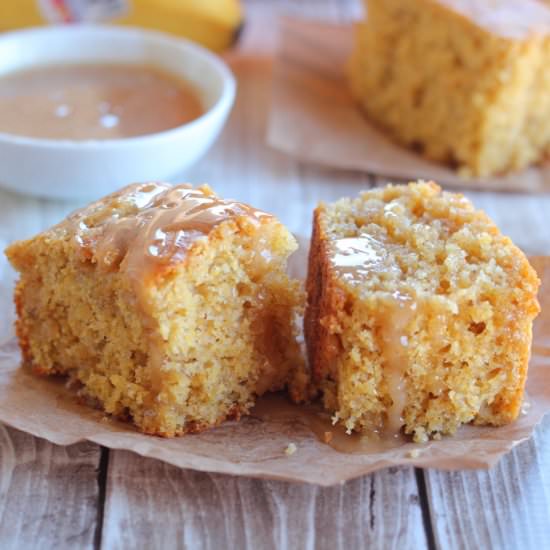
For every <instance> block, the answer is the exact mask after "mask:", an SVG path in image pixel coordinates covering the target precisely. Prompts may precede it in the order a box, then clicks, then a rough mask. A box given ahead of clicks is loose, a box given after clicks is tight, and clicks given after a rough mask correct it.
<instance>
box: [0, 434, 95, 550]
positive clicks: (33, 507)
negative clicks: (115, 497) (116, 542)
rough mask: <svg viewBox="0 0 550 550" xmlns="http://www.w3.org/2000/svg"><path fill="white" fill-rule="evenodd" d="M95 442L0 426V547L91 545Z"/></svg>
mask: <svg viewBox="0 0 550 550" xmlns="http://www.w3.org/2000/svg"><path fill="white" fill-rule="evenodd" d="M98 465H99V447H98V446H97V445H93V444H91V443H82V444H77V445H71V446H70V447H59V446H57V445H52V444H51V443H48V442H46V441H44V440H42V439H38V438H35V437H32V436H30V435H27V434H25V433H23V432H20V431H18V430H14V429H12V428H7V427H5V426H2V425H0V547H1V548H2V549H3V550H8V549H12V548H13V549H21V548H93V547H94V536H95V531H96V527H97V509H98V508H97V499H98V484H97V468H98Z"/></svg>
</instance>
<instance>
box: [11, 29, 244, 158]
mask: <svg viewBox="0 0 550 550" xmlns="http://www.w3.org/2000/svg"><path fill="white" fill-rule="evenodd" d="M82 31H85V32H91V33H97V34H98V36H99V37H100V36H101V35H102V34H103V35H105V34H115V35H117V36H122V35H125V36H128V37H139V36H143V37H145V38H151V39H153V40H156V41H159V42H164V44H166V45H169V46H170V47H175V48H179V49H181V48H184V49H187V50H188V51H190V52H192V53H193V55H197V56H198V57H200V58H202V60H203V61H206V62H207V63H210V64H211V65H212V66H213V67H214V68H215V70H216V71H218V72H219V73H220V74H221V76H222V80H223V88H222V91H221V93H220V95H219V97H218V99H217V100H216V102H215V103H214V104H213V105H212V106H211V107H210V108H209V109H208V110H206V111H205V112H204V113H203V114H202V115H200V116H198V117H197V118H195V119H193V120H191V121H189V122H186V123H185V124H181V125H179V126H176V127H174V128H170V129H168V130H163V131H161V132H153V133H151V134H143V135H140V136H133V137H126V138H111V139H89V140H74V139H50V138H36V137H29V136H23V135H18V134H10V133H7V132H0V145H3V144H9V145H21V146H29V147H31V146H32V147H36V148H39V149H59V148H64V149H70V150H75V149H79V150H81V149H87V150H101V149H113V148H115V149H116V148H118V147H126V146H128V145H140V144H141V145H144V144H146V142H150V141H155V142H158V141H163V140H171V139H173V138H174V137H177V135H178V134H180V133H183V132H187V131H189V130H192V129H193V128H194V127H195V126H199V125H202V124H203V123H204V122H207V121H208V120H209V119H211V118H216V117H217V115H218V113H220V112H223V111H225V109H226V106H227V104H229V105H231V104H232V103H233V101H234V99H235V94H236V90H237V83H236V80H235V77H234V76H233V73H232V72H231V70H230V69H229V67H228V66H227V65H226V63H225V62H224V61H223V60H222V59H221V58H220V57H219V56H217V55H216V54H214V53H212V52H211V51H209V50H207V49H206V48H204V47H203V46H201V45H199V44H197V43H195V42H193V41H191V40H187V39H185V38H180V37H174V36H170V35H169V34H166V33H163V32H160V31H152V30H146V29H142V28H139V27H132V26H124V27H121V26H117V25H106V24H95V23H88V24H86V23H84V24H78V25H57V26H47V27H30V28H27V29H21V30H17V31H11V32H6V33H2V35H0V46H1V45H2V43H3V42H7V41H9V40H13V39H18V38H23V37H24V36H26V35H40V34H42V35H48V34H57V33H66V34H68V35H77V36H78V35H80V34H81V33H82ZM115 63H116V62H115ZM60 64H62V62H60ZM41 66H42V67H45V66H47V65H40V64H36V67H41ZM15 70H17V69H15ZM10 72H15V71H10ZM6 74H10V73H6ZM1 78H2V77H1V76H0V79H1Z"/></svg>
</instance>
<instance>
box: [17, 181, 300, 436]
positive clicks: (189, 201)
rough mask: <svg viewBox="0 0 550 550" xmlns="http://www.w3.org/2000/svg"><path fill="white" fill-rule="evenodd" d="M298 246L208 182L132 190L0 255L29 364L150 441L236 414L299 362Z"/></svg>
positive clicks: (261, 216) (272, 223)
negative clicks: (125, 420)
mask: <svg viewBox="0 0 550 550" xmlns="http://www.w3.org/2000/svg"><path fill="white" fill-rule="evenodd" d="M296 247H297V244H296V242H295V239H294V238H293V237H292V235H291V234H290V233H289V232H288V231H287V230H286V229H285V227H284V226H283V225H281V223H279V222H278V221H277V220H276V219H275V218H274V217H273V216H271V215H269V214H266V213H265V212H261V211H259V210H255V209H253V208H251V207H249V206H246V205H244V204H240V203H237V202H232V201H228V200H222V199H220V198H218V197H217V196H216V195H215V194H214V192H213V191H212V190H211V189H210V188H209V187H207V186H202V187H200V188H197V189H193V188H191V187H190V186H188V185H178V186H176V187H171V186H170V185H168V184H163V183H146V184H137V185H130V186H129V187H126V188H124V189H122V190H121V191H119V192H117V193H114V194H112V195H109V196H107V197H106V198H104V199H102V200H100V201H98V202H95V203H93V204H91V205H90V206H88V207H86V208H84V209H82V210H78V211H76V212H75V213H73V214H72V215H70V216H69V217H68V218H67V219H66V220H65V221H63V222H61V223H60V224H59V225H56V226H54V227H52V228H51V229H49V230H47V231H45V232H44V233H41V234H40V235H38V236H36V237H34V238H32V239H30V240H28V241H22V242H16V243H14V244H13V245H11V246H10V247H9V248H8V249H7V251H6V253H7V256H8V258H9V259H10V261H11V263H12V264H13V266H14V267H15V268H16V269H17V270H18V271H19V272H20V279H19V282H18V284H17V288H16V291H15V302H16V306H17V312H18V320H17V334H18V337H19V341H20V344H21V349H22V351H23V356H24V359H25V360H26V361H27V362H28V363H30V364H31V365H32V366H33V368H34V369H35V370H36V372H38V373H42V374H66V375H68V376H69V377H70V378H71V379H72V380H75V381H77V382H78V383H79V384H81V393H82V395H84V396H85V397H87V398H90V399H91V400H93V401H94V402H95V403H96V404H97V405H99V406H100V407H102V408H103V409H104V410H105V411H106V412H107V413H110V414H113V415H117V416H130V417H131V418H132V419H133V422H134V423H135V425H136V426H137V427H138V428H139V429H140V430H141V431H143V432H146V433H150V434H157V435H163V436H174V435H178V434H183V433H185V432H196V431H200V430H203V429H205V428H207V427H210V426H214V425H216V424H218V423H220V422H221V421H223V420H224V419H225V418H228V417H237V418H238V417H239V415H241V414H245V413H246V412H247V411H248V409H249V408H250V407H251V406H252V404H253V403H254V399H255V397H256V396H257V395H260V394H262V393H264V392H266V391H267V390H275V389H281V388H283V387H284V386H285V384H287V382H288V381H289V380H290V378H291V376H292V369H293V367H295V366H297V365H299V363H300V361H301V359H300V356H299V353H300V352H299V348H298V344H297V342H296V334H295V326H296V323H295V322H294V315H295V313H296V311H297V308H298V307H299V305H300V299H301V291H300V289H299V283H298V282H297V281H292V280H289V278H288V277H287V275H286V270H285V268H286V259H287V257H288V255H289V254H290V253H291V252H293V251H294V250H295V249H296Z"/></svg>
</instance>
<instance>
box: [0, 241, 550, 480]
mask: <svg viewBox="0 0 550 550" xmlns="http://www.w3.org/2000/svg"><path fill="white" fill-rule="evenodd" d="M306 256H307V244H306V246H303V247H301V251H300V252H299V253H297V254H296V255H295V256H294V257H293V259H292V260H293V262H292V263H293V265H292V268H291V271H292V272H293V273H294V274H295V275H296V276H300V275H301V276H303V275H304V273H305V265H306ZM531 261H532V264H533V265H534V267H535V268H536V269H537V271H538V272H539V274H540V277H541V279H542V287H541V290H540V292H539V296H540V301H541V306H542V313H541V314H540V315H539V317H538V318H537V321H536V323H535V327H534V342H533V356H532V359H531V363H530V366H529V375H528V379H527V393H528V401H527V403H526V406H525V407H524V410H525V413H522V414H521V415H520V418H519V419H518V420H517V421H516V422H514V423H513V424H511V425H509V426H505V427H501V428H490V427H474V426H464V427H463V428H461V429H460V430H459V431H458V433H457V434H456V435H454V436H453V437H446V438H444V439H442V440H440V441H431V442H429V443H427V444H423V445H416V444H413V443H409V442H403V443H402V444H400V445H398V446H397V447H395V448H391V449H386V450H380V451H377V452H371V453H365V452H359V453H357V452H354V453H345V452H339V451H337V450H335V449H333V448H332V447H330V446H329V445H327V444H325V443H322V442H320V441H319V440H318V438H317V437H316V436H315V435H314V433H313V432H312V431H311V430H310V428H309V427H308V424H307V422H305V421H304V418H303V417H302V416H301V415H300V414H299V413H297V415H296V416H293V415H292V414H290V415H289V413H288V407H287V410H286V412H285V414H282V415H280V416H277V415H274V416H273V417H272V418H270V419H268V420H265V419H264V420H262V419H261V418H260V417H259V413H258V414H256V413H255V412H254V411H253V412H252V415H251V416H250V417H246V418H243V419H242V420H241V421H240V422H227V423H226V424H224V425H223V426H221V427H219V428H216V429H213V430H210V431H208V432H205V433H202V434H196V435H188V436H184V437H180V438H175V439H162V438H159V437H154V436H147V435H143V434H140V433H138V432H137V431H135V429H134V428H133V427H132V426H131V425H129V424H126V423H124V422H120V421H117V420H113V419H109V418H106V417H105V416H104V415H103V414H102V413H101V412H100V411H97V410H93V409H90V408H89V407H86V406H85V405H81V404H79V403H78V402H77V400H76V398H75V395H74V393H73V392H72V391H71V390H70V389H67V388H66V387H65V384H64V381H63V380H62V379H55V378H42V377H38V376H36V375H34V374H32V373H31V372H29V370H27V369H26V368H23V367H20V366H19V362H20V355H19V349H18V346H17V342H16V340H15V338H14V336H13V331H12V330H9V331H8V330H4V334H3V338H0V342H2V343H0V421H1V422H4V423H6V424H8V425H10V426H13V427H15V428H17V429H19V430H23V431H25V432H28V433H30V434H32V435H35V436H37V437H42V438H44V439H47V440H48V441H51V442H53V443H57V444H59V445H69V444H72V443H76V442H78V441H82V440H88V441H93V442H95V443H99V444H100V445H105V446H106V447H109V448H111V449H126V450H129V451H134V452H136V453H138V454H140V455H143V456H147V457H152V458H157V459H160V460H163V461H165V462H168V463H170V464H174V465H176V466H179V467H181V468H190V469H194V470H202V471H210V472H221V473H227V474H235V475H243V476H253V477H262V478H271V479H280V480H287V481H302V482H308V483H317V484H319V485H326V486H328V485H332V484H335V483H338V482H343V481H345V480H347V479H351V478H354V477H357V476H361V475H364V474H367V473H369V472H373V471H375V470H378V469H380V468H385V467H387V466H396V465H415V466H421V467H433V468H441V469H447V470H458V469H466V468H487V467H489V466H491V465H493V464H494V463H496V462H497V461H498V460H499V458H501V457H502V456H503V455H504V454H506V453H507V452H508V451H509V450H510V449H511V448H512V447H514V446H515V445H517V444H518V443H520V442H522V441H524V440H526V439H528V438H529V437H530V436H531V434H532V433H533V430H534V428H535V426H536V424H537V423H538V422H540V420H541V419H542V417H543V415H544V414H545V413H546V412H548V411H550V257H545V258H543V257H536V258H532V259H531ZM5 264H6V262H5V260H3V261H2V260H0V308H1V311H3V312H11V306H10V303H11V291H12V285H13V274H12V273H8V275H7V276H2V270H3V271H4V275H5V274H6V273H7V272H8V268H7V267H6V265H5ZM6 317H13V313H9V314H8V315H7V316H6ZM0 326H3V327H4V328H5V327H6V326H7V325H0ZM267 400H271V401H272V397H268V398H267V399H266V401H267ZM260 406H261V405H260ZM290 410H291V411H292V410H296V411H299V410H300V409H299V408H298V407H294V408H293V409H292V408H291V409H290ZM290 443H293V444H294V445H296V452H294V454H292V455H291V456H288V455H287V454H286V453H285V450H286V448H287V447H288V445H289V444H290ZM413 450H415V451H418V456H415V455H414V453H413V454H412V455H411V451H413Z"/></svg>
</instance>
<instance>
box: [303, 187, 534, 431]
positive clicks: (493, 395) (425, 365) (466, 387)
mask: <svg viewBox="0 0 550 550" xmlns="http://www.w3.org/2000/svg"><path fill="white" fill-rule="evenodd" d="M539 284H540V282H539V280H538V278H537V275H536V273H535V271H534V270H533V268H532V267H531V266H530V265H529V263H528V261H527V259H526V258H525V256H524V255H523V253H522V252H521V251H520V250H519V249H518V248H517V247H516V246H515V245H513V243H512V242H511V241H510V239H508V238H507V237H504V236H502V235H501V233H500V232H499V231H498V229H497V227H496V226H495V225H494V223H493V222H492V221H491V220H490V219H489V218H488V217H487V216H486V214H485V213H483V212H481V211H476V210H475V209H474V208H473V206H472V205H471V203H470V202H469V201H468V200H467V199H465V198H464V197H463V196H461V195H458V194H450V193H445V192H441V190H440V188H439V187H438V186H437V185H436V184H435V183H433V182H431V183H424V182H420V183H417V184H409V185H408V186H392V185H389V186H387V187H386V188H384V189H379V190H373V191H367V192H364V193H362V194H361V195H360V197H359V198H357V199H342V200H340V201H337V202H336V203H334V204H329V205H327V204H321V205H320V206H319V207H318V208H317V209H316V210H315V214H314V222H313V235H312V241H311V249H310V256H309V271H308V278H307V285H306V287H307V288H306V290H307V306H306V312H305V323H304V328H305V336H306V343H307V350H308V358H309V367H310V376H311V382H310V384H311V386H312V387H314V388H316V389H317V390H319V391H320V392H321V394H322V396H323V402H324V406H325V408H326V409H327V410H329V411H331V412H333V413H334V418H335V420H336V421H339V422H341V423H343V424H344V425H345V426H346V428H347V429H348V430H350V431H351V430H355V431H363V432H366V433H372V432H377V433H379V434H382V435H384V434H385V435H388V434H389V435H394V434H395V433H397V432H398V431H400V430H401V428H403V429H404V431H405V433H407V434H412V435H413V438H414V439H415V440H416V441H425V440H426V439H427V438H428V437H430V436H435V435H437V434H448V433H453V432H454V431H455V430H456V429H457V428H458V426H459V425H460V424H463V423H467V422H471V421H473V422H474V423H477V424H491V425H496V426H498V425H502V424H506V423H508V422H511V421H512V420H514V419H515V418H516V417H517V415H518V413H519V410H520V406H521V401H522V396H523V388H524V383H525V377H526V373H527V364H528V360H529V355H530V344H531V327H532V321H533V319H534V317H535V316H536V314H537V313H538V311H539V305H538V302H537V299H536V293H537V289H538V286H539Z"/></svg>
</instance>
